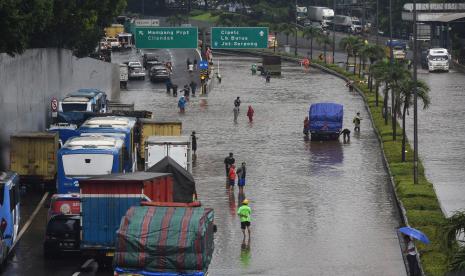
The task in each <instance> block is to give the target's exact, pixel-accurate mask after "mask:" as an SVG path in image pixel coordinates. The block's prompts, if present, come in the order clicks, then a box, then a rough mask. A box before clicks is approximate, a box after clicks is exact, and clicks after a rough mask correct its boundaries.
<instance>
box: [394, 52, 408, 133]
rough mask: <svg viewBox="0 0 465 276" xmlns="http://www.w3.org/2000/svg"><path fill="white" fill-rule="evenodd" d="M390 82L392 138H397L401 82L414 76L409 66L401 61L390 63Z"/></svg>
mask: <svg viewBox="0 0 465 276" xmlns="http://www.w3.org/2000/svg"><path fill="white" fill-rule="evenodd" d="M390 67H391V69H390V70H389V82H390V83H391V122H392V125H391V127H392V140H393V141H395V140H396V138H397V117H398V116H397V114H399V113H398V111H399V109H400V83H402V82H403V81H408V80H410V79H411V78H412V76H411V74H410V71H409V70H408V69H407V67H406V66H405V65H404V64H403V63H400V62H397V61H395V62H394V63H392V64H390Z"/></svg>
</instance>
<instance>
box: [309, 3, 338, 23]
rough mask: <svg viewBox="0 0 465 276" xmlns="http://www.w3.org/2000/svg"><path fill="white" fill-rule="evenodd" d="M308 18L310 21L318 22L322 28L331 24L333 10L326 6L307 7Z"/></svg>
mask: <svg viewBox="0 0 465 276" xmlns="http://www.w3.org/2000/svg"><path fill="white" fill-rule="evenodd" d="M307 10H308V18H309V19H310V20H311V21H312V22H320V23H321V26H322V27H323V28H326V27H328V25H329V24H331V22H332V20H333V17H334V10H333V9H330V8H326V7H316V6H310V7H308V9H307Z"/></svg>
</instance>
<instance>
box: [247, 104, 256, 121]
mask: <svg viewBox="0 0 465 276" xmlns="http://www.w3.org/2000/svg"><path fill="white" fill-rule="evenodd" d="M254 112H255V111H254V110H253V108H252V106H251V105H249V110H247V117H249V122H250V123H251V122H252V121H253V114H254Z"/></svg>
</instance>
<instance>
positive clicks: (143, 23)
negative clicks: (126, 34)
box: [134, 19, 160, 27]
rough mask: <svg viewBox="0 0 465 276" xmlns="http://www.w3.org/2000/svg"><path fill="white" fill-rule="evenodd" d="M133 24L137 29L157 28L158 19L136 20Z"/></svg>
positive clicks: (158, 24)
mask: <svg viewBox="0 0 465 276" xmlns="http://www.w3.org/2000/svg"><path fill="white" fill-rule="evenodd" d="M134 24H135V25H136V26H137V27H158V26H160V20H159V19H136V20H134Z"/></svg>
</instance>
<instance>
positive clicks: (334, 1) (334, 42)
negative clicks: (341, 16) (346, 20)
mask: <svg viewBox="0 0 465 276" xmlns="http://www.w3.org/2000/svg"><path fill="white" fill-rule="evenodd" d="M333 11H334V13H336V0H333ZM335 48H336V24H334V18H333V64H334V51H335Z"/></svg>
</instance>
